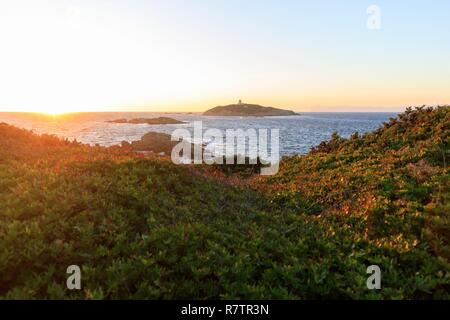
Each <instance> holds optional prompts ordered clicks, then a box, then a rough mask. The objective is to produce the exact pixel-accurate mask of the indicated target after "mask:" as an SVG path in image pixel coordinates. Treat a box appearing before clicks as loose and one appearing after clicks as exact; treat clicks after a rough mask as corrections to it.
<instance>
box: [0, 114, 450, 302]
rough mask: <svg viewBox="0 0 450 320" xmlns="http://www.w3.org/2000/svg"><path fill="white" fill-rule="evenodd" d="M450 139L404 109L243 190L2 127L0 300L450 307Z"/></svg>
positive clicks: (208, 176)
mask: <svg viewBox="0 0 450 320" xmlns="http://www.w3.org/2000/svg"><path fill="white" fill-rule="evenodd" d="M449 124H450V108H449V107H440V108H436V109H431V108H420V109H417V110H408V111H407V112H405V113H404V114H402V115H400V117H399V118H397V119H392V120H391V121H390V122H389V123H386V124H385V125H384V126H383V127H381V128H380V129H378V130H377V131H375V132H373V133H369V134H365V135H363V136H359V135H357V134H355V135H353V136H352V137H351V138H350V139H342V138H340V137H338V136H337V135H334V136H333V138H332V139H331V140H330V141H327V142H323V143H322V144H321V145H319V146H317V147H316V148H315V149H314V150H312V151H311V152H310V153H309V154H308V155H306V156H294V157H289V158H284V159H283V161H282V163H281V167H280V172H279V173H278V174H277V175H276V176H273V177H269V178H263V177H260V176H253V177H250V178H248V179H243V178H242V177H239V176H233V177H223V176H220V172H217V171H215V169H214V168H212V167H207V166H201V167H196V166H188V167H185V166H176V165H173V164H172V163H171V162H170V160H169V159H164V158H151V157H142V156H139V155H135V154H134V153H133V152H131V149H130V148H128V147H115V148H108V149H107V148H101V147H89V146H84V145H80V144H78V143H72V142H68V141H63V140H60V139H57V138H54V137H50V136H36V135H34V134H32V133H30V132H28V131H25V130H20V129H17V128H14V127H11V126H9V125H6V124H0V156H1V157H0V177H1V179H0V184H1V188H0V274H1V275H2V277H1V280H0V297H2V298H61V299H62V298H74V299H81V298H87V299H93V298H103V299H118V298H122V299H132V298H134V299H174V298H176V299H187V298H198V299H208V298H209V299H211V298H242V299H283V298H285V299H316V298H326V299H336V298H339V299H362V298H365V299H367V298H369V299H370V298H381V299H400V298H408V299H411V298H417V299H429V298H446V299H449V298H450V273H449V270H450V264H449V259H450V247H449V234H450V219H449V212H450V202H449V198H450V179H449V178H450V175H449V166H448V163H449V157H448V155H449V132H450V128H449ZM227 179H229V180H227ZM231 179H233V180H231ZM72 264H77V265H79V266H81V267H82V287H83V289H82V290H80V291H68V290H67V289H66V287H65V281H66V268H67V266H69V265H72ZM372 264H376V265H379V266H380V268H381V270H382V272H383V273H382V290H375V291H371V290H367V288H366V279H367V274H366V268H367V266H369V265H372Z"/></svg>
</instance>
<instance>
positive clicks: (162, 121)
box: [106, 117, 186, 125]
mask: <svg viewBox="0 0 450 320" xmlns="http://www.w3.org/2000/svg"><path fill="white" fill-rule="evenodd" d="M106 122H108V123H128V124H152V125H153V124H182V123H186V122H184V121H180V120H177V119H173V118H168V117H159V118H135V119H131V120H127V119H124V118H122V119H116V120H109V121H106Z"/></svg>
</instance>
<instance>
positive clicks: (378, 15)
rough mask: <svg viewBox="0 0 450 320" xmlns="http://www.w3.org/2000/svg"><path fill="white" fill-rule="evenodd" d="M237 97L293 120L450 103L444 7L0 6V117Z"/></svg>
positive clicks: (246, 1)
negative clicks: (296, 114)
mask: <svg viewBox="0 0 450 320" xmlns="http://www.w3.org/2000/svg"><path fill="white" fill-rule="evenodd" d="M372 5H375V6H376V9H377V11H376V12H374V11H370V12H369V13H368V12H367V9H368V8H369V6H372ZM378 9H379V11H378ZM374 19H375V20H374ZM368 21H369V22H373V21H375V26H376V27H378V28H375V29H374V28H373V26H374V24H373V23H372V24H369V27H370V26H372V27H370V28H369V27H368ZM239 99H242V100H243V101H244V102H248V103H257V104H261V105H266V106H274V107H280V108H286V109H291V110H296V111H361V112H364V111H401V110H403V109H404V108H405V107H406V106H414V105H423V104H428V105H436V104H450V1H448V0H433V1H425V0H421V1H419V0H415V1H411V0H409V1H406V0H395V1H392V0H372V1H365V0H345V1H334V0H315V1H312V0H310V1H303V0H292V1H291V0H277V1H275V0H273V1H272V0H241V1H237V0H164V1H162V0H159V1H153V0H149V1H138V0H134V1H119V0H117V1H114V0H108V1H106V0H104V1H100V0H79V1H76V0H71V1H70V0H41V1H35V0H8V1H7V0H0V111H34V112H47V113H61V112H74V111H166V112H171V111H204V110H206V109H208V108H211V107H214V106H217V105H225V104H230V103H236V102H237V101H238V100H239Z"/></svg>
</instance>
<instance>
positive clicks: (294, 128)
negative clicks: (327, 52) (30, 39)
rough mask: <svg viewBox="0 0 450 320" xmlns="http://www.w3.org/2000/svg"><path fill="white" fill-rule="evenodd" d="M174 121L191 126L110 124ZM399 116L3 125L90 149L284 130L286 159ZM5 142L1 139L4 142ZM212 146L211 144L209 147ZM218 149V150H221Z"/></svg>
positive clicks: (105, 116) (196, 117)
mask: <svg viewBox="0 0 450 320" xmlns="http://www.w3.org/2000/svg"><path fill="white" fill-rule="evenodd" d="M161 116H164V117H171V118H174V119H178V120H182V121H185V122H187V123H186V124H177V125H147V124H137V125H136V124H115V123H107V122H106V121H108V120H115V119H120V118H127V119H131V118H140V117H144V118H153V117H161ZM396 116H397V114H396V113H301V114H299V115H297V116H289V117H264V118H258V117H248V118H242V117H207V116H202V115H200V114H195V113H191V114H187V113H152V112H108V113H73V114H65V115H57V116H49V115H42V114H37V113H0V122H6V123H8V124H11V125H14V126H17V127H20V128H25V129H29V130H33V131H34V132H36V133H47V134H54V135H57V136H60V137H64V138H68V139H70V140H73V139H76V140H77V141H79V142H83V143H87V144H99V145H103V146H112V145H117V144H120V143H121V142H122V141H129V142H130V141H134V140H139V139H140V138H141V137H142V136H143V135H144V134H145V133H147V132H150V131H155V132H162V133H167V134H171V133H172V132H173V130H175V129H177V128H186V129H188V130H189V131H191V132H193V122H194V121H202V126H203V130H206V129H209V128H216V129H220V130H222V131H223V132H225V130H226V129H243V130H247V129H251V128H253V129H256V130H258V129H279V132H280V154H281V155H289V154H305V153H307V152H308V151H309V150H310V148H311V147H313V146H316V145H318V144H319V143H320V142H321V141H323V140H327V139H329V138H330V137H331V134H332V133H333V132H334V131H337V132H338V133H339V134H340V135H341V136H343V137H348V136H350V135H351V134H352V133H354V132H358V133H365V132H368V131H372V130H375V129H377V128H378V127H379V126H380V125H381V124H382V123H383V122H385V121H388V120H389V118H391V117H396ZM0 139H1V137H0ZM195 142H199V141H195ZM203 142H206V141H203ZM215 147H217V146H215Z"/></svg>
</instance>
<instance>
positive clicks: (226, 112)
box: [203, 100, 297, 117]
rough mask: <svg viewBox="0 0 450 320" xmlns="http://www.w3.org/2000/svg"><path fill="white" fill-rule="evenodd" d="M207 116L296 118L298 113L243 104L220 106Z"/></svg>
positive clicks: (205, 113) (210, 111)
mask: <svg viewBox="0 0 450 320" xmlns="http://www.w3.org/2000/svg"><path fill="white" fill-rule="evenodd" d="M203 115H205V116H238V117H270V116H295V115H297V113H295V112H294V111H291V110H283V109H278V108H273V107H263V106H260V105H258V104H249V103H243V102H242V101H241V100H239V102H238V103H237V104H229V105H227V106H218V107H215V108H212V109H209V110H208V111H206V112H204V113H203Z"/></svg>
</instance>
